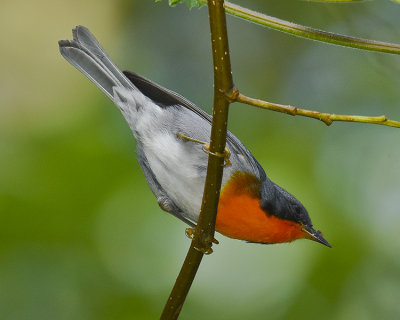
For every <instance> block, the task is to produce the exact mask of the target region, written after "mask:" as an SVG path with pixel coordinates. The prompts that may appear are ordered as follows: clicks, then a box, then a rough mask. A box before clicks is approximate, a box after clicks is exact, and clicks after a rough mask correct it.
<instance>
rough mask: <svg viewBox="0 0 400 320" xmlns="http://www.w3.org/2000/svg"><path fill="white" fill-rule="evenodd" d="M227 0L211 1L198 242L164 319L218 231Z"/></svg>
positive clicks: (227, 80) (228, 85) (179, 302)
mask: <svg viewBox="0 0 400 320" xmlns="http://www.w3.org/2000/svg"><path fill="white" fill-rule="evenodd" d="M223 3H224V1H223V0H209V5H208V11H209V20H210V29H211V43H212V54H213V62H214V108H213V120H212V127H211V137H210V147H209V151H210V155H209V158H208V168H207V176H206V181H205V187H204V194H203V201H202V206H201V211H200V216H199V219H198V221H197V227H196V231H195V235H194V239H193V241H192V243H191V246H190V248H189V251H188V254H187V256H186V259H185V262H184V263H183V266H182V268H181V271H180V273H179V275H178V278H177V279H176V282H175V285H174V288H173V289H172V292H171V294H170V296H169V298H168V300H167V303H166V305H165V307H164V310H163V313H162V315H161V319H162V320H170V319H177V318H178V316H179V313H180V311H181V309H182V306H183V304H184V302H185V298H186V296H187V294H188V292H189V289H190V286H191V284H192V282H193V279H194V277H195V276H196V272H197V270H198V268H199V265H200V262H201V260H202V258H203V255H204V253H207V252H210V249H211V245H212V241H213V239H214V232H215V220H216V216H217V208H218V200H219V194H220V190H221V181H222V173H223V165H224V159H223V158H222V157H219V156H215V155H217V154H223V153H224V151H225V144H226V134H227V122H228V109H229V101H228V99H227V98H226V96H225V94H224V92H227V91H231V90H232V88H233V81H232V74H231V65H230V57H229V47H228V35H227V30H226V16H225V10H224V6H223Z"/></svg>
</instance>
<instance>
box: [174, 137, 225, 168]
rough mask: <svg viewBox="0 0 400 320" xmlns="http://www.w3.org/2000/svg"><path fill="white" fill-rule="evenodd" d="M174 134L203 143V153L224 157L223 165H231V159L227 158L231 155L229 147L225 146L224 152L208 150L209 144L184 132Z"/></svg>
mask: <svg viewBox="0 0 400 320" xmlns="http://www.w3.org/2000/svg"><path fill="white" fill-rule="evenodd" d="M176 135H177V136H178V137H179V138H181V139H185V140H188V141H192V142H196V143H200V144H202V145H204V146H203V151H204V152H205V153H208V154H212V155H214V156H216V157H219V158H224V165H223V166H224V167H227V166H231V165H232V161H231V160H230V159H229V158H230V157H231V152H230V151H229V149H228V148H227V147H225V150H224V153H219V152H211V151H210V145H209V144H208V143H207V142H204V141H200V140H197V139H193V138H190V137H187V136H185V135H184V134H182V133H180V132H178V133H177V134H176Z"/></svg>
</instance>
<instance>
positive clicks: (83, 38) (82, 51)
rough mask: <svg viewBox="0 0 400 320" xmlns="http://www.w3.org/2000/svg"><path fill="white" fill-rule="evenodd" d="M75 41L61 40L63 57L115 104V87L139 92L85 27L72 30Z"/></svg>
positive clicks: (59, 43) (60, 45)
mask: <svg viewBox="0 0 400 320" xmlns="http://www.w3.org/2000/svg"><path fill="white" fill-rule="evenodd" d="M72 34H73V40H60V41H59V42H58V45H59V47H60V52H61V55H62V56H63V57H64V58H65V59H66V60H68V62H69V63H71V64H72V65H73V66H74V67H75V68H77V69H78V70H79V71H80V72H82V73H83V74H84V75H85V76H86V77H88V78H89V80H90V81H92V82H93V83H94V84H96V85H97V86H98V87H99V88H100V89H101V90H102V91H103V92H104V93H105V94H106V95H107V96H108V97H109V98H110V99H111V100H112V101H114V102H115V97H114V92H113V88H114V87H119V88H121V87H124V88H127V89H131V90H137V89H136V88H135V87H134V86H133V84H132V83H131V82H130V81H129V79H128V78H126V77H125V75H124V74H123V73H122V71H121V70H120V69H119V68H118V67H117V66H116V65H115V64H114V62H112V60H111V59H110V57H109V56H108V55H107V53H106V52H105V51H104V49H103V48H102V46H101V45H100V43H99V42H98V41H97V40H96V38H95V37H94V36H93V35H92V34H91V32H90V31H89V30H88V29H87V28H85V27H83V26H77V27H76V28H75V29H73V30H72Z"/></svg>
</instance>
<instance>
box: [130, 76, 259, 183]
mask: <svg viewBox="0 0 400 320" xmlns="http://www.w3.org/2000/svg"><path fill="white" fill-rule="evenodd" d="M123 73H124V75H125V76H126V77H127V78H128V79H129V80H130V81H132V83H133V85H134V86H135V87H137V88H138V89H139V90H140V91H141V92H142V93H143V94H144V95H145V96H147V97H148V98H150V99H152V100H153V101H154V102H155V103H156V104H158V105H159V106H162V107H168V106H176V105H182V106H184V107H185V108H187V109H189V110H191V111H193V112H194V113H195V114H197V115H198V116H200V117H201V118H203V119H204V120H206V121H207V122H208V123H209V124H210V125H211V123H212V117H211V116H210V115H209V114H208V113H206V112H205V111H203V110H202V109H200V108H199V107H197V106H196V105H195V104H194V103H193V102H191V101H189V100H188V99H186V98H184V97H182V96H181V95H180V94H178V93H176V92H174V91H172V90H169V89H166V88H164V87H162V86H160V85H159V84H157V83H155V82H153V81H151V80H149V79H147V78H145V77H143V76H141V75H139V74H137V73H134V72H131V71H123ZM227 143H228V145H229V149H230V152H231V153H232V152H235V153H237V154H240V155H242V156H243V157H244V158H245V159H246V160H247V161H248V163H249V164H250V165H251V167H252V168H253V170H254V172H256V173H257V174H258V178H259V179H260V180H261V181H264V180H265V179H266V174H265V172H264V169H263V168H262V167H261V165H260V164H259V163H258V161H257V160H256V159H255V158H254V156H253V155H252V154H251V153H250V151H249V150H248V149H247V148H246V147H245V146H244V145H243V143H242V142H241V141H240V140H239V139H238V138H237V137H236V136H235V135H234V134H232V133H231V132H230V131H228V133H227Z"/></svg>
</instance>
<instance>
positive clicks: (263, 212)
mask: <svg viewBox="0 0 400 320" xmlns="http://www.w3.org/2000/svg"><path fill="white" fill-rule="evenodd" d="M72 33H73V40H61V41H59V48H60V52H61V54H62V56H63V57H64V58H65V59H66V60H68V61H69V62H70V63H71V64H72V65H73V66H74V67H75V68H77V69H78V70H79V71H80V72H82V73H83V74H84V75H85V76H86V77H88V78H89V80H90V81H92V82H93V83H94V84H95V85H96V86H97V87H99V89H101V90H102V91H103V92H104V93H105V94H106V95H107V96H108V97H109V98H110V99H111V100H112V101H113V102H114V104H115V105H117V106H118V108H119V109H120V110H121V112H122V114H123V116H124V117H125V120H126V121H127V122H128V124H129V127H130V128H131V130H132V132H133V135H134V136H135V138H136V141H137V144H136V148H137V158H138V161H139V164H140V166H141V169H142V170H143V173H144V175H145V178H146V180H147V183H148V185H149V187H150V189H151V190H152V192H153V193H154V195H155V196H156V198H157V201H158V204H159V206H160V208H161V209H162V210H164V211H166V212H169V213H171V214H172V215H174V216H175V217H177V218H179V219H180V220H182V221H184V222H185V223H187V224H188V225H189V226H191V227H194V226H195V223H196V222H197V220H198V217H199V213H200V207H201V201H202V195H203V189H204V183H205V177H206V172H207V160H208V154H207V152H209V151H208V149H207V144H206V141H209V140H210V133H211V120H212V117H211V116H210V115H208V114H207V113H205V112H204V111H203V110H201V109H200V108H198V107H197V106H196V105H195V104H193V103H192V102H190V101H189V100H187V99H185V98H184V97H182V96H181V95H179V94H177V93H175V92H173V91H171V90H168V89H166V88H163V87H162V86H160V85H158V84H156V83H154V82H152V81H150V80H148V79H146V78H144V77H142V76H140V75H138V74H136V73H133V72H130V71H123V72H122V71H121V70H120V69H119V68H118V67H117V66H116V65H115V64H114V62H113V61H112V60H111V59H110V58H109V56H108V55H107V53H106V52H105V51H104V49H103V48H102V47H101V45H100V44H99V42H98V41H97V40H96V38H95V37H94V36H93V35H92V33H91V32H90V31H89V30H88V29H87V28H85V27H83V26H77V27H76V28H75V29H73V30H72ZM226 148H227V150H226V160H225V166H224V171H223V179H222V189H221V195H220V199H219V205H218V212H217V220H216V227H215V229H216V231H218V232H219V233H221V234H223V235H225V236H227V237H230V238H234V239H240V240H245V241H248V242H256V243H264V244H274V243H283V242H292V241H294V240H296V239H310V240H314V241H317V242H319V243H321V244H324V245H326V246H328V247H331V246H330V244H329V243H328V241H326V240H325V239H324V238H323V236H322V234H321V232H319V231H316V230H315V229H314V228H313V225H312V223H311V219H310V217H309V215H308V213H307V210H306V209H305V208H304V207H303V205H302V204H301V203H300V202H299V201H298V200H297V199H296V198H295V197H294V196H292V195H291V194H290V193H288V192H287V191H286V190H284V189H283V188H281V187H280V186H278V185H277V184H275V183H274V182H272V181H271V180H270V179H269V178H268V177H267V175H266V174H265V172H264V170H263V168H262V167H261V165H260V164H259V163H258V162H257V160H256V159H255V158H254V157H253V155H252V154H251V153H250V151H249V150H248V149H247V148H246V147H245V146H244V145H243V144H242V142H241V141H240V140H239V139H238V138H236V137H235V136H234V135H233V134H232V133H231V132H229V131H228V134H227V141H226Z"/></svg>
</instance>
